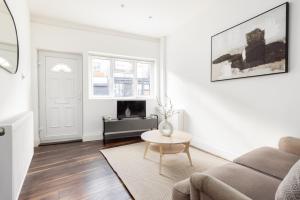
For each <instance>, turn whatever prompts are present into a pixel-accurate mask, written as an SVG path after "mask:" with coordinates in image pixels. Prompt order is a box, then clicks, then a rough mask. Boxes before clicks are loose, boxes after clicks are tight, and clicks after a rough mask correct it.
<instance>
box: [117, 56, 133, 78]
mask: <svg viewBox="0 0 300 200" xmlns="http://www.w3.org/2000/svg"><path fill="white" fill-rule="evenodd" d="M114 77H123V78H133V77H134V68H133V65H132V63H131V62H129V61H120V60H117V61H116V62H115V69H114Z"/></svg>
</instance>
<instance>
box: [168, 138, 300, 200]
mask: <svg viewBox="0 0 300 200" xmlns="http://www.w3.org/2000/svg"><path fill="white" fill-rule="evenodd" d="M299 159H300V139H297V138H292V137H285V138H282V139H281V140H280V141H279V149H275V148H271V147H262V148H258V149H255V150H253V151H251V152H249V153H247V154H245V155H242V156H241V157H239V158H237V159H235V160H234V161H233V162H232V163H228V164H226V165H223V166H221V167H216V168H213V169H210V170H208V171H206V172H204V173H195V174H193V175H192V176H191V177H190V178H189V179H186V180H183V181H181V182H179V183H177V184H176V185H175V186H174V188H173V200H190V199H191V200H250V199H253V200H274V199H275V193H276V190H277V188H278V186H279V184H280V183H281V181H282V180H283V179H284V177H285V176H286V175H287V173H288V172H289V170H290V168H291V167H292V166H293V165H294V164H295V163H296V162H297V161H298V160H299Z"/></svg>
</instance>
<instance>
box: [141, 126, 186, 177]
mask: <svg viewBox="0 0 300 200" xmlns="http://www.w3.org/2000/svg"><path fill="white" fill-rule="evenodd" d="M141 137H142V139H143V140H144V141H145V142H146V148H145V152H144V158H145V157H146V154H147V151H148V149H150V150H152V151H155V152H158V153H159V154H160V161H159V173H160V174H161V167H162V157H163V155H165V154H177V153H181V152H183V153H186V154H187V156H188V159H189V162H190V165H191V166H192V159H191V155H190V152H189V147H190V141H191V139H192V136H191V135H190V134H188V133H186V132H183V131H178V130H176V131H174V132H173V134H172V136H171V137H166V136H163V135H162V134H160V132H159V131H158V130H151V131H147V132H144V133H143V134H142V135H141Z"/></svg>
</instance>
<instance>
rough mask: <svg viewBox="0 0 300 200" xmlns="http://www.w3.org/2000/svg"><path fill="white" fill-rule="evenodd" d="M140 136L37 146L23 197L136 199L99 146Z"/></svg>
mask: <svg viewBox="0 0 300 200" xmlns="http://www.w3.org/2000/svg"><path fill="white" fill-rule="evenodd" d="M138 141H139V139H130V140H126V141H114V142H111V143H109V144H107V145H105V146H104V145H103V143H102V141H92V142H75V143H67V144H56V145H48V146H40V147H37V148H35V153H34V156H33V160H32V162H31V165H30V168H29V171H28V174H27V176H26V179H25V183H24V185H23V188H22V191H21V194H20V197H19V200H29V199H30V200H58V199H59V200H81V199H88V200H102V199H103V200H106V199H107V200H110V199H111V200H123V199H125V200H127V199H132V197H131V196H130V194H129V193H128V192H127V190H126V188H125V187H124V185H123V184H122V182H121V181H120V180H119V178H118V177H117V175H116V174H115V173H114V172H113V170H112V169H111V167H110V165H109V164H108V163H107V161H106V160H105V158H104V157H103V156H102V155H101V153H100V152H99V149H102V148H106V147H114V146H118V145H124V144H129V143H134V142H138Z"/></svg>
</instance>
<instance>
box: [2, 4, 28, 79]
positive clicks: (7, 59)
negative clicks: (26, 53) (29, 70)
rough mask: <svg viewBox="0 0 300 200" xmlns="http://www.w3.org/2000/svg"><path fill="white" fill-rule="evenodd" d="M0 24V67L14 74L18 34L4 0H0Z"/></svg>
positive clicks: (16, 60)
mask: <svg viewBox="0 0 300 200" xmlns="http://www.w3.org/2000/svg"><path fill="white" fill-rule="evenodd" d="M0 26H1V37H0V68H2V69H4V70H5V71H7V72H9V73H12V74H15V73H17V71H18V63H19V43H18V35H17V29H16V25H15V21H14V18H13V16H12V14H11V12H10V10H9V7H8V6H7V3H6V1H4V0H0ZM22 79H23V78H22Z"/></svg>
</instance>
